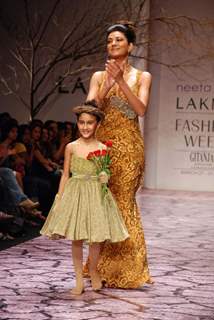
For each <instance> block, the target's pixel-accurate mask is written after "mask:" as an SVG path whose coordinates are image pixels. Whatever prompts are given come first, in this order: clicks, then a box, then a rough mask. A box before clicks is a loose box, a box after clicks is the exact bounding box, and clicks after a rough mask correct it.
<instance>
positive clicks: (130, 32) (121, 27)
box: [107, 21, 136, 44]
mask: <svg viewBox="0 0 214 320" xmlns="http://www.w3.org/2000/svg"><path fill="white" fill-rule="evenodd" d="M114 31H120V32H122V33H123V34H124V35H125V37H126V38H127V40H128V43H133V44H135V42H136V33H135V27H134V24H133V23H132V22H130V21H118V22H116V23H115V24H112V25H111V26H110V27H108V29H107V38H108V36H109V34H110V33H112V32H114Z"/></svg>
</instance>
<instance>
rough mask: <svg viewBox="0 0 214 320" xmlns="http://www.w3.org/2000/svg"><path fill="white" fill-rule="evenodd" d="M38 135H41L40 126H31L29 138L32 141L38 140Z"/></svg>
mask: <svg viewBox="0 0 214 320" xmlns="http://www.w3.org/2000/svg"><path fill="white" fill-rule="evenodd" d="M40 137H41V128H40V127H35V128H33V130H32V131H31V138H32V139H33V140H34V141H39V139H40Z"/></svg>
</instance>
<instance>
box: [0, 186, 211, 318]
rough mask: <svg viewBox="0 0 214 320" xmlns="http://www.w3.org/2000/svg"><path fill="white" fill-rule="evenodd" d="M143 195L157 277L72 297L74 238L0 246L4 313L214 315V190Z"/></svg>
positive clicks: (1, 311)
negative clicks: (129, 287) (129, 286)
mask: <svg viewBox="0 0 214 320" xmlns="http://www.w3.org/2000/svg"><path fill="white" fill-rule="evenodd" d="M138 203H139V205H140V207H141V211H142V219H143V225H144V230H145V237H146V240H147V247H148V257H149V263H150V270H151V274H152V276H153V279H154V281H155V283H154V284H153V285H147V286H144V287H143V288H139V289H138V290H119V289H114V290H113V289H103V290H102V291H100V292H99V293H96V292H93V291H92V290H91V288H90V284H89V282H88V280H86V291H85V293H84V294H83V295H82V296H79V297H73V296H71V294H70V288H71V287H72V286H73V283H74V274H73V266H72V263H71V258H70V253H71V252H70V251H71V250H70V247H71V245H70V242H68V241H65V240H60V241H49V240H47V239H46V238H44V237H38V238H35V239H33V240H30V241H27V242H25V243H22V244H20V245H18V246H15V247H12V248H9V249H7V250H4V251H1V252H0V296H1V298H0V319H1V320H18V319H22V320H34V319H36V320H49V319H53V320H55V319H56V320H64V319H69V320H73V319H78V320H88V319H101V320H107V319H108V320H110V319H123V320H137V319H145V320H213V319H214V193H191V192H175V191H151V190H144V191H143V192H139V193H138Z"/></svg>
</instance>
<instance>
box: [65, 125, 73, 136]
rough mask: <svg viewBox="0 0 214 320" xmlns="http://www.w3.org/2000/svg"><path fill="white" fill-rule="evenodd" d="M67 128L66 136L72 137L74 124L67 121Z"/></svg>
mask: <svg viewBox="0 0 214 320" xmlns="http://www.w3.org/2000/svg"><path fill="white" fill-rule="evenodd" d="M64 123H65V127H66V131H65V135H66V136H69V137H72V134H73V124H72V122H70V121H65V122H64Z"/></svg>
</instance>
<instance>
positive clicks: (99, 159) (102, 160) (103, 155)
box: [87, 141, 112, 197]
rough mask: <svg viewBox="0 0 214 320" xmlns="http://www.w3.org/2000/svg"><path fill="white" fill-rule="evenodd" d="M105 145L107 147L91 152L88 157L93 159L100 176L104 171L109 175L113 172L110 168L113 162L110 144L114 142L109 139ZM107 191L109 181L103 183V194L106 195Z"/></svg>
mask: <svg viewBox="0 0 214 320" xmlns="http://www.w3.org/2000/svg"><path fill="white" fill-rule="evenodd" d="M105 145H106V146H107V149H102V150H95V151H93V152H89V154H88V156H87V159H88V160H91V161H93V162H94V164H95V165H96V169H97V175H98V176H99V174H100V173H101V172H103V171H104V172H105V173H106V174H107V175H108V176H110V174H111V172H110V168H109V167H110V164H111V159H110V154H109V151H110V146H112V142H111V141H107V143H105ZM107 192H108V187H107V183H102V196H103V197H105V195H106V194H107Z"/></svg>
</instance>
